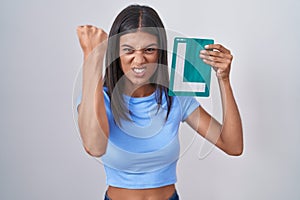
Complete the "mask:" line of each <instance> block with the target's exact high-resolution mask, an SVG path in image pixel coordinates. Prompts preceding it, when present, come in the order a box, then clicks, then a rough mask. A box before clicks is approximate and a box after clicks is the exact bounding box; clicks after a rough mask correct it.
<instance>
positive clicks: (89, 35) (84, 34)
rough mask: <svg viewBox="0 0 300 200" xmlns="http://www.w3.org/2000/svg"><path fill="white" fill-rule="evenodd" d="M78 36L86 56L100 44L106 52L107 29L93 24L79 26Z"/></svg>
mask: <svg viewBox="0 0 300 200" xmlns="http://www.w3.org/2000/svg"><path fill="white" fill-rule="evenodd" d="M77 36H78V38H79V42H80V46H81V48H82V51H83V54H84V58H87V56H88V55H89V54H90V53H91V52H92V51H93V50H94V49H95V48H96V47H97V46H98V45H100V44H101V49H102V50H103V54H104V52H105V50H106V45H107V34H106V32H105V31H103V30H102V29H100V28H97V27H95V26H92V25H84V26H78V27H77Z"/></svg>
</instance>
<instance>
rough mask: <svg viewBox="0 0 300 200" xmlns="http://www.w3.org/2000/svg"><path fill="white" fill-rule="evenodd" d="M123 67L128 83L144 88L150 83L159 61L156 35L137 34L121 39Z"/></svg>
mask: <svg viewBox="0 0 300 200" xmlns="http://www.w3.org/2000/svg"><path fill="white" fill-rule="evenodd" d="M120 60H121V67H122V70H123V72H124V74H125V76H126V78H127V79H126V81H129V82H130V83H131V84H132V85H136V86H142V85H144V84H147V83H149V79H150V78H151V76H152V75H153V74H154V73H155V71H156V68H157V61H158V41H157V37H156V36H155V35H152V34H150V33H146V32H140V31H138V32H135V33H128V34H125V35H122V36H121V37H120Z"/></svg>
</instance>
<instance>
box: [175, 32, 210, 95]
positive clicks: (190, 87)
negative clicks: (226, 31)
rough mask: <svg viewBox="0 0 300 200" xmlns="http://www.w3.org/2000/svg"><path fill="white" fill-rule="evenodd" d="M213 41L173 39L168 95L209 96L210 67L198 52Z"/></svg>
mask: <svg viewBox="0 0 300 200" xmlns="http://www.w3.org/2000/svg"><path fill="white" fill-rule="evenodd" d="M213 43H214V40H211V39H198V38H183V37H176V38H175V39H174V46H173V54H172V66H171V76H170V85H169V95H170V96H201V97H208V96H209V94H210V91H209V90H210V77H211V67H210V66H209V65H207V64H206V63H204V62H203V61H202V59H201V58H200V57H199V54H200V51H201V50H203V49H204V46H205V45H207V44H213Z"/></svg>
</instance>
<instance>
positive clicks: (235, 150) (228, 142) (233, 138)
mask: <svg viewBox="0 0 300 200" xmlns="http://www.w3.org/2000/svg"><path fill="white" fill-rule="evenodd" d="M219 85H220V91H221V98H222V107H223V123H222V124H223V125H222V129H221V135H220V139H221V141H222V143H223V146H224V148H225V149H224V151H226V152H227V153H228V154H232V155H240V154H241V153H242V151H243V129H242V121H241V117H240V113H239V110H238V106H237V104H236V101H235V98H234V95H233V91H232V88H231V85H230V81H229V79H225V80H219Z"/></svg>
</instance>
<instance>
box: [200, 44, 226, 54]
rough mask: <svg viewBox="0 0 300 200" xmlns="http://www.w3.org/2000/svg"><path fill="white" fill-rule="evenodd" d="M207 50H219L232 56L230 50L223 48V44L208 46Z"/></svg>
mask: <svg viewBox="0 0 300 200" xmlns="http://www.w3.org/2000/svg"><path fill="white" fill-rule="evenodd" d="M205 49H207V50H218V51H220V52H223V53H228V54H230V51H229V50H228V49H226V48H225V47H224V46H222V45H221V44H208V45H205Z"/></svg>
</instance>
